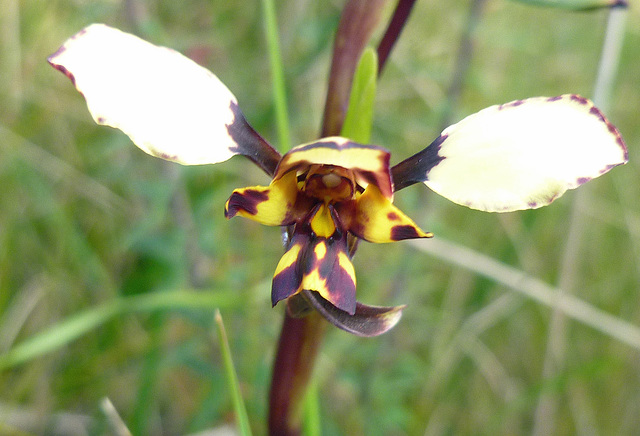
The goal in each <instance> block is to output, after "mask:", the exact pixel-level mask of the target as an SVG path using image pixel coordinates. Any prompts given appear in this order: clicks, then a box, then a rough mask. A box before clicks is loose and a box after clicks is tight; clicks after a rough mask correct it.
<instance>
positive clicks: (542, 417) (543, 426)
mask: <svg viewBox="0 0 640 436" xmlns="http://www.w3.org/2000/svg"><path fill="white" fill-rule="evenodd" d="M624 15H625V11H624V10H612V11H611V12H610V15H609V21H608V23H607V28H606V31H605V38H604V44H603V49H602V53H601V55H600V65H599V67H598V75H597V77H596V84H595V87H594V88H595V89H594V102H595V104H597V105H598V106H599V107H600V108H601V109H602V110H605V111H606V110H607V109H608V107H607V106H608V103H609V102H608V100H609V95H610V94H611V90H612V88H613V80H614V78H615V73H616V71H617V69H618V64H619V60H620V49H621V48H622V42H623V41H624ZM590 189H591V187H590V186H585V187H583V189H580V190H579V191H578V192H577V193H576V195H575V196H574V198H573V203H572V205H571V213H570V217H569V220H570V225H569V232H568V234H567V237H566V240H565V242H564V247H565V249H564V253H563V256H562V262H561V267H560V278H559V280H558V291H559V293H558V298H562V297H563V296H564V295H565V293H571V292H573V291H575V290H576V286H577V285H576V282H577V277H578V275H579V261H580V259H581V257H582V252H583V250H582V241H583V238H584V235H585V234H586V233H587V232H588V231H589V228H588V224H587V220H586V217H585V216H584V214H583V213H582V212H581V210H582V209H584V208H585V206H584V205H585V204H588V203H590V202H591V197H592V196H591V195H590V192H591V191H590ZM565 318H566V314H565V313H563V312H562V310H560V308H559V307H554V310H553V315H552V318H551V323H550V325H549V332H548V334H547V348H546V351H545V356H544V362H543V369H542V376H543V378H544V379H551V378H553V377H555V376H556V375H557V374H559V373H560V372H561V371H562V370H563V369H564V366H565V360H566V353H567V341H568V332H567V326H566V322H565V321H566V319H565ZM559 401H560V397H559V395H558V393H555V392H543V393H541V395H540V397H539V399H538V404H537V407H536V411H535V419H534V425H533V430H532V434H533V435H534V436H537V435H540V436H542V435H546V434H551V433H553V432H554V431H555V422H556V415H557V413H558V407H559V404H558V403H559ZM574 416H575V415H574ZM587 426H588V425H587Z"/></svg>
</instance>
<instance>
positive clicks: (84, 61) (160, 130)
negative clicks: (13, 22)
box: [49, 24, 250, 165]
mask: <svg viewBox="0 0 640 436" xmlns="http://www.w3.org/2000/svg"><path fill="white" fill-rule="evenodd" d="M49 62H50V63H51V65H53V66H54V67H55V68H57V69H58V70H60V71H62V72H63V73H65V74H66V75H67V76H68V77H69V78H70V79H71V81H72V82H73V83H74V84H75V86H76V88H77V89H78V91H80V92H81V93H82V94H83V95H84V97H85V99H86V101H87V106H88V107H89V111H90V112H91V115H92V116H93V118H94V120H95V121H96V122H97V123H98V124H104V125H108V126H111V127H115V128H118V129H120V130H122V131H123V132H124V133H126V134H127V135H128V136H129V137H130V138H131V140H132V141H133V142H134V143H135V144H136V145H137V146H138V147H140V148H141V149H142V150H144V151H145V152H147V153H149V154H151V155H153V156H157V157H161V158H163V159H167V160H171V161H175V162H179V163H181V164H186V165H192V164H209V163H217V162H222V161H225V160H227V159H229V158H230V157H231V156H233V155H234V154H238V153H242V151H241V150H239V144H238V142H237V141H236V140H234V133H235V136H236V137H238V133H240V132H239V131H238V130H241V131H242V132H243V133H246V132H249V129H250V127H249V126H248V124H246V121H245V120H244V117H243V116H242V114H241V112H240V111H239V110H238V107H237V101H236V98H235V97H234V96H233V94H232V93H231V92H230V91H229V90H228V89H227V87H226V86H225V85H224V84H223V83H222V82H220V80H219V79H218V78H217V77H216V76H215V75H214V74H212V73H211V72H210V71H208V70H207V69H205V68H203V67H201V66H199V65H198V64H196V63H195V62H193V61H191V60H190V59H188V58H186V57H185V56H183V55H181V54H180V53H178V52H176V51H174V50H171V49H169V48H165V47H158V46H155V45H153V44H150V43H148V42H146V41H144V40H142V39H140V38H138V37H136V36H134V35H130V34H128V33H124V32H121V31H120V30H117V29H114V28H111V27H109V26H106V25H104V24H92V25H90V26H89V27H87V28H85V29H84V30H82V31H80V32H79V33H78V34H76V35H75V36H73V37H72V38H70V39H69V40H68V41H67V42H65V44H64V45H63V46H62V47H61V48H60V49H59V50H58V51H57V52H56V53H55V54H53V55H52V56H51V57H50V58H49ZM234 129H235V131H234ZM242 154H245V153H242Z"/></svg>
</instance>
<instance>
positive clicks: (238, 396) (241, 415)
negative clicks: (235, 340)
mask: <svg viewBox="0 0 640 436" xmlns="http://www.w3.org/2000/svg"><path fill="white" fill-rule="evenodd" d="M216 325H217V326H218V340H219V341H220V349H221V351H222V360H224V369H225V373H226V376H227V383H228V384H229V389H230V390H231V398H232V401H233V408H234V410H235V412H236V419H237V420H238V431H239V432H240V434H241V435H243V436H251V427H250V426H249V417H248V416H247V409H246V408H245V406H244V402H243V401H242V393H241V392H240V385H239V383H238V376H237V375H236V370H235V369H234V367H233V359H232V358H231V349H230V348H229V341H228V340H227V332H226V331H225V329H224V324H223V322H222V316H221V315H220V311H219V310H216Z"/></svg>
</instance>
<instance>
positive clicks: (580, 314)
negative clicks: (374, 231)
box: [409, 238, 640, 350]
mask: <svg viewBox="0 0 640 436" xmlns="http://www.w3.org/2000/svg"><path fill="white" fill-rule="evenodd" d="M409 244H410V245H412V246H413V247H416V248H417V249H418V250H420V251H422V252H424V253H426V254H430V255H432V256H434V257H435V258H437V259H440V260H444V261H446V262H449V263H451V264H452V265H457V266H460V267H462V268H465V269H467V270H469V271H473V272H475V273H477V274H479V275H481V276H483V277H487V278H489V279H491V280H494V281H496V282H498V283H501V284H503V285H505V286H507V287H508V288H511V289H512V290H514V291H516V292H519V293H521V294H523V295H525V296H527V297H528V298H531V299H532V300H535V301H537V302H539V303H542V304H544V305H545V306H549V307H552V308H554V307H557V308H558V310H560V311H562V312H563V313H564V314H565V315H567V316H569V317H570V318H573V319H574V320H576V321H579V322H581V323H583V324H585V325H588V326H590V327H592V328H594V329H595V330H597V331H599V332H601V333H604V334H605V335H608V336H610V337H612V338H614V339H617V340H619V341H620V342H622V343H624V344H627V345H629V346H631V347H633V348H635V349H637V350H640V327H638V326H635V325H633V324H631V323H629V322H626V321H624V320H622V319H620V318H617V317H615V316H613V315H610V314H608V313H606V312H604V311H602V310H600V309H598V308H596V307H594V306H592V305H591V304H589V303H587V302H585V301H583V300H581V299H579V298H577V297H575V296H573V295H568V294H560V293H559V290H558V288H556V287H553V286H550V285H548V284H547V283H544V282H543V281H542V280H539V279H537V278H535V277H532V276H530V275H528V274H527V273H525V272H524V271H521V270H518V269H517V268H513V267H511V266H509V265H505V264H503V263H501V262H498V261H497V260H495V259H492V258H490V257H489V256H485V255H483V254H481V253H478V252H476V251H474V250H471V249H469V248H467V247H464V246H462V245H459V244H456V243H454V242H450V241H445V240H444V239H443V238H434V239H429V240H416V241H411V242H409Z"/></svg>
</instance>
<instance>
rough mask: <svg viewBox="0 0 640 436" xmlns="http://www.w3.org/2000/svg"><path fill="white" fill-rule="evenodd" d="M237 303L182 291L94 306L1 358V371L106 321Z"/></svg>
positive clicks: (228, 295)
mask: <svg viewBox="0 0 640 436" xmlns="http://www.w3.org/2000/svg"><path fill="white" fill-rule="evenodd" d="M235 304H238V298H237V294H235V293H233V292H231V291H229V292H220V291H216V292H203V291H184V290H182V291H172V292H154V293H150V294H143V295H136V296H133V297H121V298H116V299H114V300H112V301H109V302H107V303H104V304H101V305H100V306H97V307H92V308H90V309H87V310H85V311H83V312H80V313H78V314H76V315H73V316H70V317H69V318H67V319H65V320H63V321H62V322H60V323H58V324H56V325H54V326H52V327H51V328H49V329H47V330H46V331H44V332H42V333H38V334H36V335H34V336H32V337H30V338H28V339H26V340H25V341H23V342H22V343H20V344H18V345H17V346H15V347H13V348H12V349H10V350H9V351H7V352H6V353H5V354H2V355H0V371H1V370H3V369H7V368H10V367H13V366H16V365H20V364H22V363H25V362H27V361H29V360H31V359H34V358H36V357H38V356H41V355H43V354H46V353H49V352H52V351H55V350H57V349H58V348H61V347H63V346H65V345H67V344H68V343H70V342H71V341H74V340H76V339H78V338H79V337H80V336H82V335H84V334H86V333H88V332H89V331H90V330H93V329H95V328H97V327H99V326H100V325H102V324H104V323H105V322H106V321H108V320H110V319H112V318H115V317H117V316H119V315H123V314H125V313H132V312H153V311H157V310H175V309H199V310H202V309H204V310H212V309H214V308H220V307H225V308H228V307H232V306H234V305H235Z"/></svg>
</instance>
